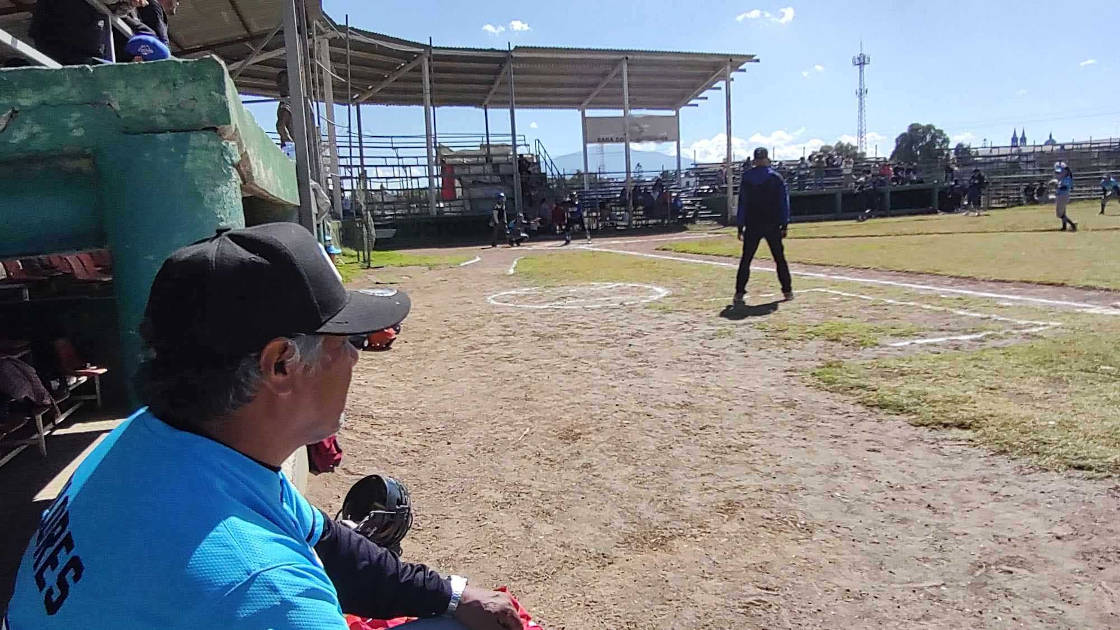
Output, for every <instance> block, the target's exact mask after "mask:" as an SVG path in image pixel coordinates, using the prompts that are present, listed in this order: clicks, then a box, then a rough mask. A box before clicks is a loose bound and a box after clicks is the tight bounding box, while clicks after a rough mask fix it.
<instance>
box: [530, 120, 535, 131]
mask: <svg viewBox="0 0 1120 630" xmlns="http://www.w3.org/2000/svg"><path fill="white" fill-rule="evenodd" d="M529 128H530V129H536V128H537V121H535V120H534V121H533V122H531V123H529Z"/></svg>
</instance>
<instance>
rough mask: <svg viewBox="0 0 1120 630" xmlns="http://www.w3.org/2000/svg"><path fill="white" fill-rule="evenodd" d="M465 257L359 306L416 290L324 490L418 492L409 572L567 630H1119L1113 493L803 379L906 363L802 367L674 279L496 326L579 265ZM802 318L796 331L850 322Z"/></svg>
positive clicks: (1095, 296)
mask: <svg viewBox="0 0 1120 630" xmlns="http://www.w3.org/2000/svg"><path fill="white" fill-rule="evenodd" d="M657 245H658V242H656V241H655V239H652V238H650V239H637V240H636V241H635V242H629V243H615V244H607V243H604V242H602V241H597V243H596V246H597V247H611V248H619V249H621V248H626V249H628V250H632V251H636V252H647V253H648V252H653V251H654V248H655V247H656V246H657ZM565 249H569V250H572V251H576V248H575V247H572V248H565ZM464 253H467V254H469V255H470V256H472V257H473V256H474V255H479V256H481V261H480V262H478V263H476V264H473V265H470V266H467V267H457V268H450V269H442V270H434V271H425V270H422V269H394V270H386V271H383V272H381V271H379V272H374V273H373V274H372V275H371V276H369V278H368V279H366V280H364V281H360V282H359V283H358V284H361V285H363V286H365V285H368V284H370V282H371V281H372V280H376V281H379V282H386V283H391V284H395V285H399V286H401V287H402V288H404V289H406V290H408V291H409V292H410V293H411V295H412V297H413V301H414V309H413V313H412V315H411V316H410V317H409V319H408V320H407V321H406V322H405V326H404V331H403V334H402V337H401V338H400V340H399V341H398V342H397V345H396V346H395V347H394V349H393V350H392V351H391V352H387V353H367V354H365V355H363V357H362V360H361V362H360V363H359V365H358V368H357V370H356V372H355V381H354V384H353V386H352V388H351V394H350V399H349V403H348V407H347V420H348V422H347V425H346V426H345V427H344V429H343V431H342V433H341V435H340V439H341V441H342V444H343V448H344V449H345V451H346V456H345V461H344V463H343V466H342V467H341V468H340V469H339V470H338V471H337V472H336V473H335V474H331V475H322V476H319V477H316V478H314V479H313V480H312V482H311V488H310V498H311V499H312V501H313V502H314V503H315V504H317V505H319V506H320V507H322V508H324V509H327V510H329V511H333V510H336V509H337V508H338V507H339V504H340V503H341V498H342V495H343V494H344V493H345V491H346V489H347V488H348V487H349V486H350V484H351V483H353V482H354V481H355V480H356V479H357V478H358V477H359V476H361V475H363V474H368V473H372V472H383V473H387V474H391V475H393V476H397V477H398V478H400V479H402V480H403V481H404V482H405V483H406V484H407V485H408V486H409V489H410V490H411V492H412V497H413V502H414V504H415V506H416V521H415V525H414V527H413V531H412V532H411V533H410V534H409V536H408V538H407V539H406V540H405V542H404V555H405V559H407V560H412V561H419V562H425V563H427V564H430V565H432V566H434V567H435V568H438V569H440V570H441V571H445V572H456V573H462V574H464V575H468V576H471V578H472V580H473V582H474V583H477V584H490V585H494V586H497V585H500V584H506V585H509V586H510V587H511V588H512V590H513V591H514V593H515V594H516V595H517V596H518V597H519V599H521V601H522V602H523V603H524V604H525V605H526V606H527V607H529V609H530V610H531V611H533V612H534V614H535V616H537V617H539V618H540V620H541V622H542V623H543V624H544V625H545V627H546V628H549V629H550V630H559V629H562V628H568V629H573V630H574V629H577V628H578V629H582V628H604V629H612V630H614V629H621V628H635V629H638V628H641V629H646V628H842V627H848V628H896V627H897V628H915V627H921V628H1011V627H1015V628H1018V627H1030V628H1108V627H1120V596H1118V592H1120V522H1118V520H1117V518H1116V514H1117V513H1118V510H1120V485H1117V482H1116V480H1115V479H1087V478H1083V477H1080V476H1078V475H1076V474H1060V473H1049V472H1040V471H1038V470H1035V469H1033V468H1030V467H1028V466H1027V465H1025V464H1024V463H1023V462H1021V461H1015V460H1011V459H1008V458H1006V457H1002V456H995V455H992V454H991V453H989V452H988V451H985V450H983V449H979V448H975V447H973V446H970V445H969V443H968V442H967V441H965V440H963V439H962V438H961V437H960V436H958V435H955V434H954V433H951V432H946V431H941V432H934V431H930V430H927V429H922V428H916V427H913V426H911V425H909V424H907V423H906V422H905V421H904V420H902V419H900V418H894V417H891V416H888V415H884V414H882V413H880V412H876V411H870V410H868V409H866V408H863V407H860V406H858V405H855V404H853V403H851V402H849V400H848V399H846V398H844V397H842V396H840V395H836V394H831V393H827V392H824V391H821V390H819V389H816V388H813V387H811V386H810V385H809V384H807V383H806V382H805V381H804V380H803V379H802V378H800V377H799V376H798V374H799V373H800V372H802V371H804V370H805V369H808V368H811V367H812V366H813V365H815V364H817V363H818V362H819V361H820V360H821V359H822V356H823V355H824V354H826V353H829V352H841V351H843V352H907V351H912V349H910V348H909V347H897V348H886V349H862V350H861V349H854V348H853V349H847V350H837V349H835V348H833V347H832V346H830V345H828V344H827V343H826V342H823V341H813V342H808V343H798V344H792V345H791V344H788V343H786V344H783V343H781V342H780V339H779V340H777V341H776V340H775V337H774V335H776V334H777V333H776V331H775V329H774V328H766V327H763V326H758V325H756V324H757V322H755V321H752V320H754V319H755V318H753V317H748V318H745V319H741V320H738V321H735V320H729V319H728V318H726V317H720V314H721V312H724V307H725V306H726V302H722V301H720V300H719V299H718V298H717V297H714V296H715V295H719V294H718V293H713V297H711V299H708V301H707V305H702V304H703V303H702V302H700V301H696V302H693V303H690V306H689V307H688V308H677V307H676V306H674V305H675V304H677V305H679V304H680V303H679V302H673V300H674V299H682V298H679V296H678V292H679V289H680V288H681V287H678V286H673V283H674V281H673V279H672V278H670V277H666V278H664V280H663V281H661V282H658V283H657V284H658V286H662V287H664V289H666V290H668V291H669V292H672V295H670V296H669V297H665V298H664V299H658V300H656V301H649V302H643V303H640V304H629V305H623V306H617V305H615V304H610V305H609V306H607V307H603V308H516V307H511V306H506V305H502V304H495V303H493V302H492V301H488V299H487V298H488V297H489V296H493V295H496V294H500V293H503V292H507V294H508V292H511V291H514V290H519V289H521V290H523V289H526V288H527V287H528V286H530V285H528V284H527V283H526V281H525V280H524V279H523V278H522V277H521V276H520V275H519V274H518V273H511V271H513V269H512V266H513V264H514V262H515V260H517V259H518V258H525V259H529V258H534V259H535V258H536V257H538V256H549V257H556V259H557V260H560V257H563V256H565V255H566V254H565V253H562V252H561V251H560V249H559V248H552V247H542V248H539V249H529V248H519V249H517V250H511V249H506V248H501V249H498V250H490V249H483V250H478V249H474V250H470V251H469V252H468V251H467V250H464ZM682 256H683V255H682ZM694 258H695V257H694ZM527 262H528V260H522V261H521V262H520V263H519V267H518V268H520V266H524V265H526V263H527ZM664 264H666V265H678V264H687V263H680V262H673V261H669V260H666V261H664ZM803 270H804V269H803ZM820 271H822V273H823V272H824V271H829V270H827V269H824V270H820ZM842 271H843V270H831V272H834V273H835V272H842ZM733 273H734V271H733V270H731V269H726V274H727V281H726V284H727V288H730V283H731V280H732V276H733ZM759 276H760V282H761V283H762V284H764V285H765V284H767V283H769V284H773V282H772V280H773V278H772V276H769V275H767V274H759ZM889 277H891V278H895V279H898V280H900V281H909V282H918V281H922V282H924V281H925V279H924V278H917V277H914V276H908V275H906V274H889ZM752 282H754V281H753V280H752ZM941 282H944V283H946V286H947V287H958V288H965V290H969V291H976V292H980V293H989V292H994V290H995V289H1001V290H1003V291H1008V292H1011V291H1013V290H1014V291H1015V294H1016V295H1020V294H1021V295H1028V296H1037V297H1039V298H1040V299H1044V300H1046V299H1051V298H1053V299H1054V300H1058V301H1066V302H1070V303H1084V304H1089V305H1092V306H1094V307H1096V306H1105V305H1107V304H1110V303H1111V301H1116V299H1115V298H1116V296H1115V295H1113V294H1107V293H1103V292H1078V291H1076V290H1069V289H1060V288H1054V287H1025V288H1024V290H1023V291H1021V292H1020V291H1018V290H1017V289H1015V287H1007V286H1004V287H1002V288H1001V287H998V286H995V285H993V284H992V283H967V282H964V281H960V280H951V281H950V280H945V279H941ZM572 284H578V282H573V283H572ZM774 288H776V287H774ZM847 290H850V291H851V292H853V293H860V292H861V291H862V287H860V286H856V285H849V286H848V287H847ZM713 291H714V289H713ZM529 297H532V298H533V299H535V300H536V301H534V302H532V303H534V304H551V303H553V302H554V301H555V300H553V299H552V298H549V299H544V298H540V299H537V298H536V297H535V294H532V295H530V296H529ZM803 297H804V302H803V301H802V297H799V300H798V301H797V302H794V303H792V305H790V306H788V307H786V306H782V307H781V308H782V311H781V312H782V313H790V312H796V311H792V310H791V309H793V308H794V307H795V306H796V307H798V308H808V307H810V306H813V305H814V304H815V303H814V302H813V300H830V299H832V298H837V299H848V298H843V296H835V295H828V294H825V293H818V294H811V295H806V296H803ZM565 299H567V298H565ZM596 299H598V298H596ZM626 301H627V300H623V301H622V302H626ZM629 301H631V302H633V300H629ZM763 301H765V300H763ZM992 301H993V303H994V302H995V301H998V300H995V299H994V298H993V299H992ZM845 304H847V303H846V302H845ZM775 308H777V307H775ZM845 308H850V309H851V310H853V311H862V310H863V309H862V307H860V306H859V305H856V306H851V307H845ZM1053 308H1054V310H1055V311H1056V312H1064V311H1067V310H1077V309H1076V308H1074V307H1063V306H1060V305H1053ZM769 312H772V311H767V313H769ZM759 314H764V313H762V311H760V313H759ZM928 316H929V317H930V318H932V319H929V320H925V319H923V318H924V317H926V314H925V312H924V311H919V312H918V314H917V315H913V316H911V315H907V316H906V317H907V319H908V320H909V321H908V322H907V324H908V327H907V328H906V329H903V328H901V327H898V326H897V325H896V326H895V328H893V329H891V330H888V331H886V332H883V333H882V334H883V336H884V338H885V339H889V340H898V339H902V340H905V339H908V338H911V337H912V336H913V335H917V334H919V333H922V332H924V331H922V330H914V328H915V327H917V328H921V327H922V326H934V327H941V326H942V322H943V320H944V319H945V315H944V313H940V312H937V313H930V314H929V315H928ZM959 319H961V318H953V322H954V324H956V323H957V320H959ZM771 321H772V322H776V321H778V320H771ZM811 323H812V322H810V325H811ZM996 324H999V325H1002V323H1000V322H996V323H994V324H993V323H992V322H989V321H982V322H980V323H978V324H975V325H974V324H972V323H966V324H960V326H962V328H961V332H962V334H963V333H970V332H975V331H980V332H985V331H987V330H989V329H992V328H993V327H995V326H996ZM954 330H955V329H954ZM961 343H979V341H967V342H961Z"/></svg>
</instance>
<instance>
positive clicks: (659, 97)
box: [0, 0, 757, 110]
mask: <svg viewBox="0 0 1120 630" xmlns="http://www.w3.org/2000/svg"><path fill="white" fill-rule="evenodd" d="M307 2H308V5H309V7H310V8H311V9H310V10H311V11H314V12H316V13H318V12H321V10H322V9H321V4H320V2H319V0H307ZM312 5H313V6H312ZM32 6H33V2H32V1H31V0H0V28H4V29H5V30H8V31H9V32H11V33H12V34H14V35H16V36H17V37H21V38H26V26H27V22H29V21H30V10H31V7H32ZM283 6H284V4H283V2H280V1H279V0H187V1H185V2H183V3H182V4H181V5H180V8H179V13H178V14H177V15H176V16H174V17H173V18H171V20H170V29H169V30H170V32H171V39H172V50H173V51H174V52H175V54H176V55H177V56H200V55H205V54H211V53H212V54H216V55H218V56H219V57H221V58H222V59H223V60H225V61H226V63H227V64H229V66H230V69H231V72H235V73H236V72H238V71H239V74H237V77H236V83H237V85H238V88H239V90H240V91H242V92H243V93H245V94H250V95H257V96H265V97H276V96H277V95H278V94H277V90H276V76H277V74H279V72H280V71H281V70H282V69H284V63H285V61H284V53H283V45H284V41H283V34H282V33H278V34H276V35H275V36H274V37H272V38H271V40H270V41H269V42H268V43H267V44H266V45H264V46H263V47H260V44H261V43H263V42H264V40H265V39H267V38H268V37H269V36H270V35H271V34H273V33H274V32H275V31H276V30H277V27H278V26H279V24H280V22H281V18H282V16H283ZM323 23H324V24H326V26H327V29H326V31H325V33H324V36H326V37H328V38H329V41H330V53H331V62H332V65H333V66H334V72H335V74H336V75H337V76H339V77H342V78H345V77H346V74H347V65H346V60H347V52H346V43H347V42H346V38H345V37H344V31H345V27H343V26H341V25H339V24H338V23H337V22H334V21H333V20H331V19H330V18H329V17H327V18H326V19H325V20H324V21H323ZM350 34H351V36H350V49H351V52H350V60H351V65H350V72H351V75H352V78H353V86H354V91H355V94H354V95H353V96H354V97H355V98H354V100H361V101H362V102H366V103H373V104H384V105H423V102H424V101H423V85H422V78H421V67H420V66H421V64H420V63H419V58H420V57H421V56H422V55H423V54H425V52H426V51H428V50H429V47H428V45H427V44H423V43H419V42H412V41H408V40H404V39H399V38H395V37H390V36H388V35H383V34H380V33H374V32H371V31H364V30H361V29H357V28H351V31H350ZM25 41H27V40H26V39H25ZM257 48H260V50H259V51H257V57H256V62H255V63H253V64H251V65H248V66H246V67H244V68H241V65H243V64H244V63H245V62H246V61H247V60H249V59H250V58H252V57H253V56H254V51H255V49H257ZM430 52H431V62H430V69H431V84H432V102H433V104H434V105H436V106H468V107H482V106H483V105H492V106H495V107H508V105H509V85H508V82H507V79H506V72H505V70H506V62H507V60H508V59H510V58H512V63H513V74H514V86H515V91H516V100H517V107H519V108H543V109H579V108H581V107H584V108H586V109H621V108H622V77H621V73H620V72H619V68H620V64H621V61H622V59H623V58H625V59H627V64H628V74H629V91H630V107H631V109H650V110H675V109H678V108H680V107H683V106H687V105H689V104H691V103H694V102H695V101H696V100H697V99H699V98H702V97H701V95H702V94H703V93H704V92H705V91H707V90H709V89H711V88H713V87H715V86H716V84H717V83H719V82H721V81H722V80H723V78H724V72H725V68H726V66H727V64H728V63H730V64H731V67H732V68H731V69H732V70H733V71H739V70H741V69H742V67H743V66H744V65H745V64H747V63H751V62H754V61H757V59H756V58H755V56H754V55H749V54H724V53H699V52H672V51H646V50H614V49H595V48H549V47H537V46H517V47H515V48H513V49H512V50H511V51H507V50H500V49H487V48H454V47H442V46H435V47H432V48H431V49H430ZM389 79H392V80H391V81H388V80H389ZM334 89H335V95H336V100H337V101H339V102H344V101H345V100H346V98H345V94H346V86H345V81H337V80H336V81H335V86H334ZM359 97H360V98H359Z"/></svg>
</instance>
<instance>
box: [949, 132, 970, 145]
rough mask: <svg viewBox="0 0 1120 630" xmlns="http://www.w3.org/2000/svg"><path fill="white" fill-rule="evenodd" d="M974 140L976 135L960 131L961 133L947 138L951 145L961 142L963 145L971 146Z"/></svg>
mask: <svg viewBox="0 0 1120 630" xmlns="http://www.w3.org/2000/svg"><path fill="white" fill-rule="evenodd" d="M975 139H976V134H974V133H972V132H971V131H962V132H961V133H956V134H953V135H952V136H949V141H950V142H952V143H953V144H957V143H960V142H963V143H965V144H972V141H973V140H975Z"/></svg>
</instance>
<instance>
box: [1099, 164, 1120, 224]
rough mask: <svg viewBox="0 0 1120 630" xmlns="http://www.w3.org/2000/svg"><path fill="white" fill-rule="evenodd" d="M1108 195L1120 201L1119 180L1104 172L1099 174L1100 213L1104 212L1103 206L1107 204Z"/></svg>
mask: <svg viewBox="0 0 1120 630" xmlns="http://www.w3.org/2000/svg"><path fill="white" fill-rule="evenodd" d="M1109 197H1116V199H1117V200H1118V201H1120V181H1116V178H1115V177H1113V176H1111V175H1109V174H1108V173H1105V174H1104V175H1101V214H1104V207H1105V206H1107V205H1108V198H1109Z"/></svg>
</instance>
